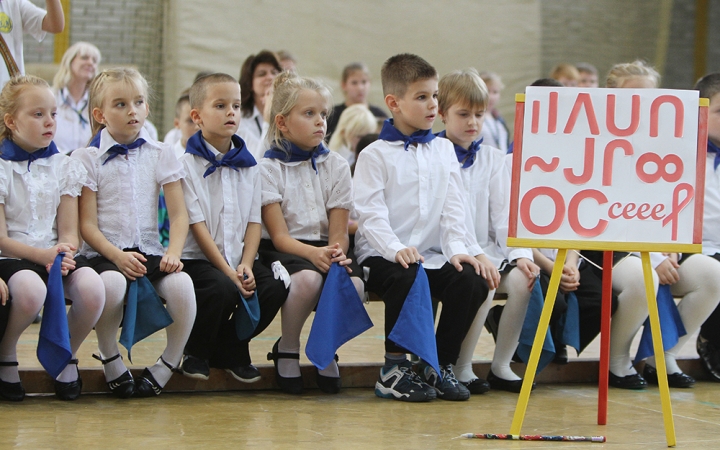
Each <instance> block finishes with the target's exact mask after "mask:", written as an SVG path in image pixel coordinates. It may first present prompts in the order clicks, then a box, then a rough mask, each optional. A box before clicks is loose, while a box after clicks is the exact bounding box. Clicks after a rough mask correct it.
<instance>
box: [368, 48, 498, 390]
mask: <svg viewBox="0 0 720 450" xmlns="http://www.w3.org/2000/svg"><path fill="white" fill-rule="evenodd" d="M382 84H383V93H384V94H385V103H386V105H387V106H388V109H389V110H390V111H391V113H392V116H393V118H392V119H388V120H386V121H385V123H384V125H383V129H382V131H381V133H380V139H379V140H378V141H376V142H374V143H373V144H371V145H369V146H368V147H367V148H365V149H364V150H363V152H362V153H361V154H360V156H359V159H358V162H357V166H356V168H355V179H354V181H355V209H356V211H357V213H358V216H359V226H358V233H357V235H356V241H355V242H356V245H355V254H356V256H357V258H358V261H359V262H360V263H362V264H363V265H364V266H365V267H368V268H369V269H370V275H369V278H368V282H367V285H366V286H367V289H368V290H369V291H371V292H375V293H376V294H378V295H379V296H380V297H381V298H382V299H383V301H384V302H385V333H386V339H385V351H386V353H385V365H384V366H383V368H382V369H381V370H380V377H379V380H378V382H377V383H376V384H375V394H376V395H377V396H378V397H382V398H394V399H397V400H403V401H410V402H420V401H429V400H432V399H434V398H435V397H440V398H442V399H445V400H467V399H468V398H469V397H470V392H469V391H468V390H467V388H466V387H465V386H463V385H461V384H460V383H458V381H457V380H456V379H455V376H454V374H453V371H452V364H454V363H455V362H456V361H457V358H458V354H459V352H460V346H461V344H462V341H463V339H464V338H465V334H466V333H467V330H468V328H469V327H470V323H471V322H472V319H473V318H474V317H475V314H476V313H477V310H478V308H479V307H480V305H481V304H482V302H483V301H484V300H485V298H486V297H487V294H488V283H487V282H486V281H485V279H484V278H483V277H484V276H490V275H489V274H486V272H485V267H482V266H481V265H480V264H479V263H478V261H477V260H476V259H475V258H473V257H472V256H470V255H469V251H468V247H467V245H468V242H469V243H470V244H469V245H477V243H476V242H475V239H474V237H472V236H471V235H470V233H469V232H468V230H467V228H466V226H465V209H464V204H463V196H462V192H461V186H462V181H461V180H460V173H459V168H458V164H457V159H456V157H455V152H454V150H453V147H452V144H451V143H450V142H449V141H447V140H445V139H435V136H434V135H433V134H432V130H431V129H432V126H433V123H434V122H435V117H436V115H437V88H438V76H437V72H436V71H435V69H434V68H433V67H432V66H431V65H430V64H428V63H427V62H426V61H425V60H424V59H422V58H420V57H419V56H416V55H412V54H400V55H396V56H393V57H391V58H389V59H388V60H387V61H386V62H385V63H384V65H383V68H382ZM421 262H422V263H423V265H424V268H425V271H426V273H427V278H428V282H429V289H430V292H431V293H432V295H433V296H434V297H436V298H438V299H439V300H440V301H442V302H443V307H442V312H441V314H440V319H439V324H438V327H437V332H436V335H435V340H436V343H437V356H438V362H439V364H440V368H441V369H440V372H441V373H437V372H436V371H435V369H433V368H432V367H430V366H429V365H427V364H425V363H424V362H421V364H420V375H421V378H418V376H417V375H416V374H415V373H414V372H413V370H412V367H411V364H410V362H409V361H408V360H407V358H406V353H407V350H406V349H405V348H403V347H401V346H399V345H398V344H396V343H395V342H393V341H392V340H390V339H389V338H388V337H387V336H389V335H390V332H391V331H392V330H393V327H394V326H395V323H396V322H397V321H398V316H399V315H400V311H401V309H402V307H403V305H404V303H405V301H406V298H407V296H408V292H409V291H410V289H411V286H412V285H413V283H414V282H415V277H416V274H417V273H418V267H419V265H418V263H421Z"/></svg>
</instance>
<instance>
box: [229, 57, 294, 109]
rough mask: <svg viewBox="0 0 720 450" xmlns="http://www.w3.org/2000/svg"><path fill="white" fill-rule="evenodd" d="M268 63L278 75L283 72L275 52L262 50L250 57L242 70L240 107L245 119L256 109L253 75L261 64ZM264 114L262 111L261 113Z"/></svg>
mask: <svg viewBox="0 0 720 450" xmlns="http://www.w3.org/2000/svg"><path fill="white" fill-rule="evenodd" d="M262 63H266V64H270V65H271V66H273V67H274V68H275V69H276V70H277V71H278V73H280V72H282V71H283V69H282V66H281V65H280V61H279V60H278V57H277V55H276V54H275V52H271V51H270V50H262V51H260V53H258V54H257V55H250V56H248V57H247V59H245V62H244V63H243V65H242V68H241V69H240V80H239V83H240V95H241V97H240V105H241V109H242V116H243V117H250V116H252V114H253V109H254V108H255V92H254V91H253V75H254V74H255V69H256V68H257V66H258V65H259V64H262ZM260 113H262V111H260Z"/></svg>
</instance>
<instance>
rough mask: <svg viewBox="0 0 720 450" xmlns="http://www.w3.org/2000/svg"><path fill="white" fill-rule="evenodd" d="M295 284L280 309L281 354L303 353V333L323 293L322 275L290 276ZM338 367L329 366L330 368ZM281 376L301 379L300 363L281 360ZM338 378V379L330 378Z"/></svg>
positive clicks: (279, 365)
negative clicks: (301, 333) (301, 349)
mask: <svg viewBox="0 0 720 450" xmlns="http://www.w3.org/2000/svg"><path fill="white" fill-rule="evenodd" d="M290 279H291V280H292V282H291V284H290V292H289V293H288V297H287V300H285V303H284V304H283V306H282V308H281V314H282V316H281V317H282V321H281V327H282V339H280V342H279V343H278V351H279V352H280V353H300V332H301V331H302V327H303V325H304V324H305V321H306V320H307V318H308V317H309V316H310V313H311V312H312V310H313V308H314V307H315V305H316V304H317V301H318V298H319V297H320V292H321V290H322V275H320V274H319V273H317V272H315V271H314V270H301V271H300V272H295V273H294V274H292V275H290ZM332 366H335V367H336V368H337V365H336V364H330V367H332ZM278 372H279V373H280V376H282V377H287V378H294V377H299V376H300V361H299V360H297V359H286V358H283V359H280V360H278ZM328 376H338V375H328Z"/></svg>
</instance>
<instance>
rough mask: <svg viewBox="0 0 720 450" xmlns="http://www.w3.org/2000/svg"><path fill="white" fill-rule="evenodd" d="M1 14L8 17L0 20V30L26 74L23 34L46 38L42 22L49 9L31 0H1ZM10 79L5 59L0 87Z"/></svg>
mask: <svg viewBox="0 0 720 450" xmlns="http://www.w3.org/2000/svg"><path fill="white" fill-rule="evenodd" d="M0 14H4V15H5V16H6V17H7V19H5V18H3V20H2V21H0V32H2V36H3V38H4V39H5V43H6V44H7V46H8V49H10V53H12V55H13V59H15V64H17V67H18V69H19V70H20V73H21V74H23V75H24V74H25V61H24V56H23V34H24V33H27V34H29V35H31V36H32V37H34V38H35V39H37V40H38V41H42V40H43V39H45V35H46V34H47V33H45V32H44V31H43V29H42V22H43V19H45V16H46V15H47V11H45V10H44V9H42V8H39V7H37V6H35V5H34V4H33V3H32V2H30V1H29V0H3V1H0ZM9 79H10V72H9V71H8V69H7V66H6V65H5V61H0V88H2V87H3V86H5V83H7V81H8V80H9Z"/></svg>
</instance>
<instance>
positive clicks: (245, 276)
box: [237, 264, 256, 297]
mask: <svg viewBox="0 0 720 450" xmlns="http://www.w3.org/2000/svg"><path fill="white" fill-rule="evenodd" d="M237 278H238V280H239V281H240V284H239V285H238V288H240V293H241V294H242V296H243V297H250V296H251V295H253V293H254V292H255V287H256V285H255V275H253V272H252V268H251V267H248V266H246V265H244V264H240V265H239V266H237Z"/></svg>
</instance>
